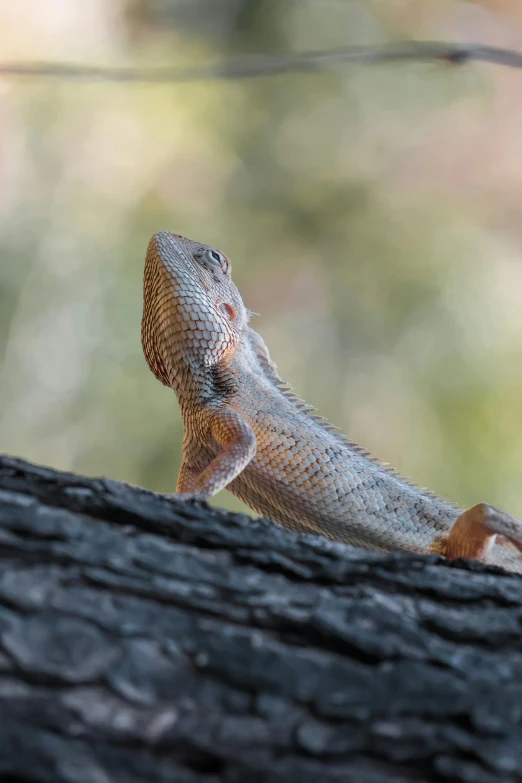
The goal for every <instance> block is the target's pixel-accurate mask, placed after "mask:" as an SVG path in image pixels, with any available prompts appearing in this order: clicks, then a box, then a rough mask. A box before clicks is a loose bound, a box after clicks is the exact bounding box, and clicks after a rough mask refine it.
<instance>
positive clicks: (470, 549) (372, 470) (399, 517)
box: [141, 231, 522, 573]
mask: <svg viewBox="0 0 522 783" xmlns="http://www.w3.org/2000/svg"><path fill="white" fill-rule="evenodd" d="M251 315H252V314H251V312H250V311H249V310H248V309H247V308H246V307H245V305H244V304H243V300H242V298H241V295H240V293H239V291H238V289H237V287H236V285H235V284H234V283H233V281H232V278H231V263H230V260H229V259H228V258H227V256H225V255H224V254H223V253H222V252H221V251H219V250H217V249H216V248H213V247H211V246H209V245H204V244H202V243H200V242H195V241H193V240H190V239H187V238H186V237H183V236H181V235H179V234H172V233H170V232H166V231H163V232H159V233H156V234H155V235H154V236H153V237H152V239H151V240H150V242H149V245H148V248H147V255H146V261H145V272H144V304H143V318H142V327H141V336H142V347H143V351H144V355H145V358H146V361H147V363H148V365H149V367H150V369H151V370H152V372H153V373H154V375H155V376H156V378H158V380H160V381H161V383H163V384H164V385H165V386H168V387H170V388H171V389H173V390H174V392H175V393H176V395H177V398H178V401H179V405H180V411H181V417H182V420H183V426H184V436H183V446H182V452H183V459H182V464H181V468H180V472H179V477H178V481H177V485H176V493H175V495H174V497H179V498H182V499H194V500H200V501H205V500H208V499H209V498H210V497H211V496H213V495H215V494H216V493H217V492H219V491H220V490H222V489H224V488H225V487H226V488H227V489H228V490H229V491H230V492H232V494H233V495H235V496H236V497H238V498H239V499H240V500H242V501H243V502H244V503H245V504H246V505H247V506H249V507H250V508H251V509H252V510H253V511H255V512H256V513H257V514H260V515H263V516H265V517H268V518H269V519H271V520H272V521H274V522H276V523H279V524H280V525H283V526H284V527H286V528H290V529H291V530H294V531H297V532H300V533H312V534H316V535H317V534H318V535H322V536H325V537H326V538H329V539H333V540H337V541H342V542H345V543H348V544H352V545H355V546H362V547H365V548H367V549H373V550H379V551H385V552H395V551H409V552H415V553H426V554H429V553H437V554H440V555H443V556H444V557H446V558H448V559H454V558H458V557H468V558H471V559H475V560H481V561H483V562H486V563H490V564H494V565H497V566H502V567H504V568H505V569H507V570H511V571H515V572H518V573H522V554H521V553H522V523H521V522H520V521H518V520H517V519H515V518H514V517H512V516H511V515H510V514H508V513H506V512H503V511H500V510H499V509H497V508H495V507H494V506H492V505H489V504H487V503H477V504H476V505H474V506H473V507H471V508H469V509H463V508H460V507H458V506H456V505H455V504H453V503H451V502H449V501H446V500H444V499H442V498H440V497H438V496H437V495H435V494H432V493H430V492H428V491H427V490H425V489H423V488H421V487H418V486H416V485H415V484H414V483H412V482H410V480H409V479H406V478H404V477H403V476H401V475H400V474H399V473H397V472H395V471H393V470H392V469H391V468H389V467H388V466H387V464H386V463H384V462H383V461H381V460H380V459H378V458H377V457H374V456H373V455H372V454H371V453H370V452H368V451H366V450H365V449H364V448H362V447H361V446H359V445H358V444H356V443H355V442H353V441H352V440H350V439H349V438H348V437H347V436H344V435H342V434H341V432H340V431H339V430H338V429H337V428H336V427H334V426H333V425H332V424H330V422H329V421H327V420H326V419H324V418H322V417H321V416H319V415H317V414H316V413H315V408H313V407H312V406H310V405H307V404H306V403H305V402H304V401H303V400H301V399H300V398H299V397H298V396H297V394H295V393H294V391H293V390H292V388H291V387H290V386H289V385H288V384H287V383H285V382H284V381H283V380H282V379H281V378H280V376H279V373H278V370H277V367H276V365H275V364H274V362H273V361H272V360H271V358H270V354H269V352H268V349H267V347H266V345H265V343H264V341H263V339H262V337H261V336H260V335H259V334H258V333H257V332H255V331H254V330H253V329H252V328H251V326H250V325H249V320H250V316H251ZM170 497H172V496H170Z"/></svg>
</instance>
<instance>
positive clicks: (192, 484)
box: [174, 405, 257, 500]
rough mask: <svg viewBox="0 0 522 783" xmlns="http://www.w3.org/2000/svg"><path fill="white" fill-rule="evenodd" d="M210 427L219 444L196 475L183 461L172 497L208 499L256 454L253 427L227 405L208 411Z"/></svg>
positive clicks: (233, 477) (224, 485) (223, 486)
mask: <svg viewBox="0 0 522 783" xmlns="http://www.w3.org/2000/svg"><path fill="white" fill-rule="evenodd" d="M209 429H210V434H211V435H212V437H213V439H214V440H215V442H216V443H217V445H218V446H219V448H220V450H219V452H218V454H217V455H216V456H215V457H214V459H213V460H212V461H211V463H210V464H209V465H207V467H206V468H205V469H204V470H203V471H202V472H201V473H200V474H199V475H198V473H197V471H196V470H195V469H194V468H192V467H191V466H190V465H189V464H187V463H186V462H183V463H182V465H181V470H180V473H179V477H178V483H177V485H176V495H175V496H174V497H178V498H179V497H181V498H183V499H193V500H208V499H209V498H210V497H212V495H215V494H216V493H217V492H219V491H220V490H222V489H224V488H225V487H226V486H227V485H228V484H230V482H231V481H233V480H234V479H235V478H236V477H237V476H239V474H240V473H241V471H242V470H244V468H246V466H247V465H248V463H249V462H250V461H251V460H252V459H253V457H254V456H255V453H256V447H257V442H256V436H255V435H254V432H253V430H252V428H251V427H250V425H249V424H247V422H246V421H245V420H244V419H243V418H242V417H241V416H240V415H239V414H238V413H236V412H235V411H234V410H232V408H230V407H229V406H228V405H224V406H223V407H221V408H218V409H217V410H216V411H213V412H212V413H211V415H210V421H209Z"/></svg>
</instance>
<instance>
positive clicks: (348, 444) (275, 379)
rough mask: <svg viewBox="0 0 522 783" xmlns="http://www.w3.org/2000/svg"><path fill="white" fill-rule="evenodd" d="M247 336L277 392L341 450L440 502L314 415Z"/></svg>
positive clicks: (259, 343)
mask: <svg viewBox="0 0 522 783" xmlns="http://www.w3.org/2000/svg"><path fill="white" fill-rule="evenodd" d="M247 336H248V339H249V342H250V345H251V347H252V349H253V350H254V352H255V354H256V357H257V359H258V361H259V364H260V366H261V369H262V370H263V373H264V375H265V377H266V378H267V379H268V380H270V381H271V382H272V383H273V384H274V386H275V387H276V388H277V389H278V391H280V392H281V394H282V395H283V396H284V397H285V398H286V399H287V400H289V401H290V402H291V403H292V404H293V405H295V406H296V407H297V408H298V410H300V411H302V412H303V413H304V414H305V415H306V416H308V417H309V418H310V419H311V420H312V421H314V422H315V423H316V424H318V425H319V426H320V427H321V428H322V429H323V430H325V431H326V432H328V433H329V434H330V435H331V436H332V437H333V438H335V440H336V442H337V443H339V444H341V445H342V446H344V447H345V448H347V449H349V450H350V451H352V452H356V453H357V454H359V455H360V456H361V457H364V458H365V459H367V460H368V461H369V462H372V463H373V464H374V465H377V466H378V467H379V468H380V469H381V470H383V471H385V472H386V473H387V474H388V475H390V476H393V477H394V478H396V479H397V480H398V481H400V482H401V483H403V484H405V485H407V486H409V487H412V489H416V490H417V491H418V492H420V493H421V494H422V495H424V496H425V497H428V498H434V499H437V500H440V497H439V496H438V495H436V494H435V493H434V492H430V491H429V490H428V489H426V488H425V487H420V486H419V485H418V484H415V482H414V481H412V480H411V479H409V478H407V477H406V476H403V475H402V474H401V473H399V471H397V470H395V469H394V468H392V467H391V466H390V464H389V463H388V462H386V461H385V460H383V459H381V458H380V457H377V456H376V455H375V454H373V452H371V451H368V449H366V448H364V446H361V445H360V444H359V443H356V442H355V441H353V440H352V439H351V438H349V437H348V436H347V435H344V434H343V433H342V432H341V430H340V429H339V427H336V426H335V425H334V424H332V423H331V422H330V421H328V419H326V418H325V417H324V416H320V415H319V414H317V413H312V411H315V410H317V409H316V408H314V406H313V405H309V404H308V403H307V402H305V401H304V400H303V399H301V398H300V397H298V395H297V394H296V393H295V392H294V390H293V389H292V387H291V386H290V384H289V383H287V382H286V381H283V379H282V378H281V377H280V376H279V373H278V372H277V365H276V364H274V362H273V361H272V360H271V358H270V354H269V353H268V349H267V347H266V345H265V343H264V341H263V339H262V337H261V336H260V335H259V334H257V332H255V331H254V330H253V329H248V330H247ZM444 502H446V503H448V505H450V506H452V507H456V505H457V504H455V503H452V502H451V501H446V500H445V501H444Z"/></svg>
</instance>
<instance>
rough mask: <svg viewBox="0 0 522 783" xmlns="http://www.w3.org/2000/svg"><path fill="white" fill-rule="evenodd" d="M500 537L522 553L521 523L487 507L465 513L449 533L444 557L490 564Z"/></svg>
mask: <svg viewBox="0 0 522 783" xmlns="http://www.w3.org/2000/svg"><path fill="white" fill-rule="evenodd" d="M497 535H502V536H504V538H507V539H508V541H510V542H511V543H512V544H514V546H516V547H517V549H519V550H520V551H521V552H522V523H521V522H519V521H518V519H515V517H512V516H511V515H510V514H506V513H505V512H504V511H499V509H498V508H495V507H494V506H489V505H488V504H487V503H477V505H476V506H473V507H472V508H469V509H468V510H467V511H464V513H463V514H461V515H460V517H458V519H457V521H456V522H455V524H454V525H453V527H452V529H451V530H450V533H449V536H448V539H447V542H446V552H445V555H446V557H447V558H448V559H454V558H456V557H470V558H472V559H473V560H483V561H485V562H487V559H488V553H489V552H490V550H491V548H492V547H493V544H494V543H495V539H496V537H497Z"/></svg>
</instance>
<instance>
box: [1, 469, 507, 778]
mask: <svg viewBox="0 0 522 783" xmlns="http://www.w3.org/2000/svg"><path fill="white" fill-rule="evenodd" d="M0 558H1V564H0V779H1V780H2V781H11V783H14V782H15V781H16V782H17V783H37V782H38V783H40V782H45V783H62V782H64V783H65V782H67V783H138V782H139V783H196V782H197V783H200V782H203V781H204V782H205V783H218V781H219V782H220V783H221V782H226V783H229V782H230V783H247V782H248V783H250V782H252V783H256V781H269V782H270V783H272V782H273V783H283V782H284V783H289V782H290V783H291V781H298V782H299V783H308V782H309V783H331V782H332V781H337V782H340V781H343V782H344V781H355V782H356V783H398V781H401V782H402V781H404V782H406V781H426V782H431V781H442V780H444V781H470V783H471V782H472V783H498V781H508V782H509V781H521V780H522V772H521V769H522V632H521V623H522V579H521V578H520V577H517V576H515V575H510V574H507V573H504V572H502V571H500V570H498V569H495V568H492V567H489V568H488V567H483V566H480V565H477V564H470V563H465V562H462V563H453V564H449V563H447V562H445V561H444V560H443V559H442V558H438V557H435V556H433V557H422V556H411V555H381V554H377V553H372V552H367V551H364V550H357V549H352V548H350V547H347V546H343V545H340V544H331V543H328V542H327V541H324V540H321V539H318V538H312V537H306V536H301V537H298V536H295V535H292V534H291V533H288V532H286V531H284V530H282V529H279V528H278V527H276V526H274V525H272V524H270V523H268V522H265V521H263V520H259V521H252V520H251V519H249V518H247V517H244V516H240V515H236V514H228V513H226V512H223V511H218V510H214V509H209V508H208V507H206V506H204V505H188V504H181V503H177V502H174V501H169V500H167V499H165V498H163V497H161V496H158V495H154V494H152V493H150V492H146V491H144V490H140V489H136V488H133V487H129V486H127V485H124V484H119V483H117V482H114V481H107V480H91V479H86V478H82V477H79V476H74V475H71V474H65V473H56V472H55V471H52V470H49V469H45V468H40V467H35V466H32V465H29V464H27V463H25V462H22V461H19V460H13V459H9V458H3V459H0Z"/></svg>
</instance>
